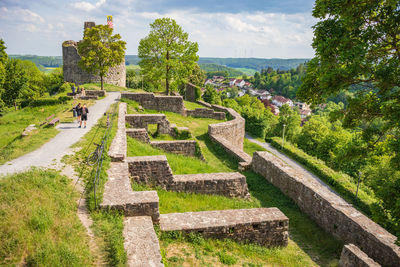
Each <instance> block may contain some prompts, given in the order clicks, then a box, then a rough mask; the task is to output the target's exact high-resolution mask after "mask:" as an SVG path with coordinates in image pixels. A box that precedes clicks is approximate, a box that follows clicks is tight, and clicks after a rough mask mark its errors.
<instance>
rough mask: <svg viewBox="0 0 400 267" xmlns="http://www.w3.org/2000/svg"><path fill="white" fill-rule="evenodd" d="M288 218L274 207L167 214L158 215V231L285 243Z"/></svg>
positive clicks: (268, 243)
mask: <svg viewBox="0 0 400 267" xmlns="http://www.w3.org/2000/svg"><path fill="white" fill-rule="evenodd" d="M288 228H289V219H288V218H287V217H286V216H285V215H284V214H283V213H282V212H281V211H280V210H279V209H277V208H257V209H237V210H215V211H202V212H185V213H170V214H162V215H161V216H160V229H161V231H182V232H183V233H184V234H187V233H191V232H194V233H199V234H202V235H203V236H204V237H207V238H208V237H212V238H218V239H224V238H230V239H233V240H235V241H238V242H245V243H257V244H260V245H262V246H267V247H275V246H287V244H288Z"/></svg>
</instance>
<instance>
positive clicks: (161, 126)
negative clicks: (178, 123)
mask: <svg viewBox="0 0 400 267" xmlns="http://www.w3.org/2000/svg"><path fill="white" fill-rule="evenodd" d="M125 121H126V122H127V123H129V124H130V125H131V126H132V127H133V128H144V129H146V130H147V126H148V125H149V124H157V132H158V133H160V134H171V133H172V131H173V129H172V128H171V125H170V123H169V121H168V120H167V118H166V116H165V115H164V114H128V115H126V116H125Z"/></svg>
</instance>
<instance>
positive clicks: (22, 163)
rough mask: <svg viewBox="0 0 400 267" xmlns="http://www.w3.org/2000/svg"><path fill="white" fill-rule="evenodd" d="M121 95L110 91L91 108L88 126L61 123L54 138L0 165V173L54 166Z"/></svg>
mask: <svg viewBox="0 0 400 267" xmlns="http://www.w3.org/2000/svg"><path fill="white" fill-rule="evenodd" d="M119 96H120V93H119V92H110V93H108V94H107V96H106V97H105V98H103V99H101V100H98V101H96V103H95V104H94V105H93V106H91V107H90V108H89V114H88V122H87V127H86V128H78V124H77V123H62V124H59V125H58V126H57V129H58V130H60V133H58V134H57V135H56V136H55V137H54V138H53V139H51V140H50V141H49V142H47V143H46V144H44V145H43V146H41V147H40V148H38V149H36V150H35V151H33V152H30V153H28V154H26V155H23V156H21V157H19V158H16V159H14V160H11V161H9V162H6V163H4V164H3V165H1V166H0V174H10V173H15V172H21V171H24V170H27V169H29V168H30V167H32V166H36V167H54V166H52V165H53V164H55V163H56V162H59V161H60V160H61V158H62V157H63V156H64V155H66V154H69V153H71V149H70V146H71V145H73V144H74V143H76V142H77V141H78V140H79V139H80V138H81V137H83V136H84V135H85V134H86V133H87V132H89V131H90V129H91V128H92V127H93V126H94V125H96V123H97V121H98V120H99V119H100V118H101V117H102V116H103V115H104V112H106V110H107V109H108V107H109V106H110V105H111V104H112V103H115V101H116V100H117V99H118V98H119Z"/></svg>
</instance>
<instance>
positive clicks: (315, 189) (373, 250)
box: [252, 152, 400, 266]
mask: <svg viewBox="0 0 400 267" xmlns="http://www.w3.org/2000/svg"><path fill="white" fill-rule="evenodd" d="M252 168H253V170H254V171H255V172H257V173H259V174H261V175H262V176H264V177H265V178H266V179H267V180H268V181H269V182H270V183H272V184H273V185H275V186H276V187H278V188H279V189H280V190H281V191H282V192H283V193H284V194H285V195H287V196H289V197H290V198H291V199H293V201H294V202H296V204H297V205H298V206H299V207H300V209H301V210H302V211H304V212H305V213H306V214H308V215H309V216H310V217H311V218H312V219H313V220H314V221H315V222H317V223H318V224H319V225H320V226H321V228H323V229H324V230H325V231H327V232H328V233H331V234H333V235H334V236H335V237H336V238H338V239H341V240H342V241H344V242H345V243H352V244H355V245H356V246H358V247H359V248H360V249H362V251H364V252H365V253H367V255H368V256H369V257H371V258H372V259H374V260H375V261H376V262H378V263H380V264H381V265H383V266H399V265H400V248H399V247H398V246H396V244H395V241H396V239H397V238H396V237H395V236H393V235H392V234H390V233H389V232H387V231H386V230H385V229H383V228H382V227H381V226H379V225H378V224H376V223H374V222H373V221H372V220H370V219H369V218H368V217H366V216H365V215H363V214H362V213H361V212H359V211H357V210H356V209H355V208H353V207H352V206H351V205H349V204H348V203H347V202H345V201H344V200H343V199H341V198H340V197H339V196H337V195H336V194H334V193H333V192H331V191H330V190H328V189H327V188H326V187H325V186H323V185H321V184H320V183H318V182H316V181H315V180H314V179H312V178H311V177H308V176H305V175H303V174H302V173H299V172H297V171H296V170H294V169H293V168H291V167H289V166H288V165H286V164H285V163H284V162H283V161H282V160H280V159H279V158H277V157H275V156H274V155H272V154H270V153H268V152H255V153H254V155H253V161H252Z"/></svg>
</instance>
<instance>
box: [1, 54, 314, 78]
mask: <svg viewBox="0 0 400 267" xmlns="http://www.w3.org/2000/svg"><path fill="white" fill-rule="evenodd" d="M9 57H11V58H18V59H22V60H30V61H32V62H34V63H35V64H36V65H37V66H38V67H39V65H42V66H44V67H60V66H61V65H62V57H61V56H35V55H9ZM139 60H140V59H139V57H138V56H137V55H126V56H125V63H126V65H137V64H138V63H139ZM307 61H309V59H307V58H291V59H282V58H269V59H267V58H216V57H200V59H199V64H200V65H204V64H214V65H215V64H216V65H221V66H226V67H229V68H237V69H242V70H245V69H247V70H248V71H250V72H252V71H251V70H254V71H260V70H261V69H266V68H268V67H271V68H273V69H280V70H289V69H292V68H296V67H297V66H298V65H300V64H301V63H304V62H307ZM208 66H209V65H208ZM239 71H240V70H239ZM246 72H247V71H246ZM239 75H240V74H239Z"/></svg>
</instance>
